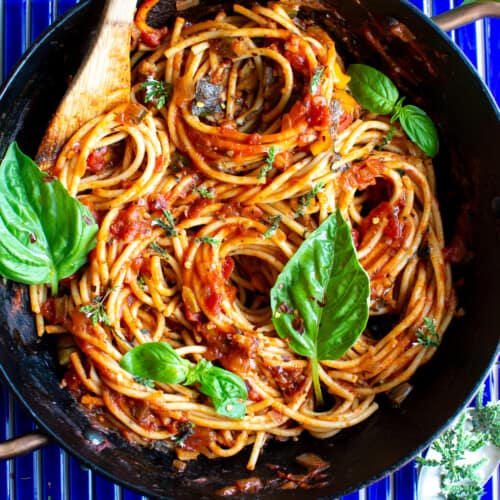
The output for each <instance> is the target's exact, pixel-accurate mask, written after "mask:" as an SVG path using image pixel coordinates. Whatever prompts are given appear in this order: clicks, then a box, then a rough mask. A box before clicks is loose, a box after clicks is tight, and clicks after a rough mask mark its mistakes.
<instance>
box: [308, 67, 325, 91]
mask: <svg viewBox="0 0 500 500" xmlns="http://www.w3.org/2000/svg"><path fill="white" fill-rule="evenodd" d="M324 72H325V67H324V66H318V67H317V68H316V69H315V70H314V73H313V76H312V78H311V82H310V84H309V91H310V92H311V94H312V95H316V94H317V92H318V90H319V85H320V83H321V78H323V73H324Z"/></svg>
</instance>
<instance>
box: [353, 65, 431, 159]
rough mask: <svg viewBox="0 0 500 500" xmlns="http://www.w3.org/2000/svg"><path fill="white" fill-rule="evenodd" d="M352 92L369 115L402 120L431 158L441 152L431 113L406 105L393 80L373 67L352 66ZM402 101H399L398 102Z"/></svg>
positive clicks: (402, 124) (404, 127)
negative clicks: (369, 112) (389, 116)
mask: <svg viewBox="0 0 500 500" xmlns="http://www.w3.org/2000/svg"><path fill="white" fill-rule="evenodd" d="M347 73H348V75H349V76H350V77H351V80H350V82H349V88H350V89H351V92H352V94H353V96H354V97H355V98H356V100H357V101H358V102H359V103H360V104H361V105H362V106H363V107H364V108H365V109H367V110H368V111H371V112H372V113H378V114H381V115H389V114H392V116H391V123H394V122H395V121H396V120H399V123H400V124H401V128H402V129H403V130H404V131H405V132H406V134H407V135H408V137H409V138H410V139H411V140H412V141H413V142H414V143H415V144H416V145H417V146H419V147H420V149H422V151H424V153H425V154H427V155H428V156H430V157H434V156H436V154H437V153H438V151H439V136H438V132H437V129H436V126H435V125H434V122H433V121H432V119H431V118H430V117H429V115H427V113H426V112H425V111H424V110H423V109H421V108H419V107H418V106H414V105H412V104H407V105H403V102H404V97H403V98H401V99H399V92H398V89H397V88H396V86H395V85H394V83H393V82H392V80H391V79H390V78H389V77H387V76H386V75H384V74H383V73H382V72H380V71H378V70H377V69H375V68H372V67H371V66H367V65H365V64H351V65H350V66H349V68H348V69H347ZM398 99H399V100H398Z"/></svg>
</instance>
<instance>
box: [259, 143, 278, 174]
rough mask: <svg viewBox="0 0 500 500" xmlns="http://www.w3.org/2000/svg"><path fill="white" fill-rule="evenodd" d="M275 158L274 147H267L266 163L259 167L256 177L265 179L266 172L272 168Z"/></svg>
mask: <svg viewBox="0 0 500 500" xmlns="http://www.w3.org/2000/svg"><path fill="white" fill-rule="evenodd" d="M275 158H276V147H275V146H271V147H270V148H269V151H268V152H267V156H266V163H265V165H264V166H263V167H262V168H261V169H260V172H259V175H258V176H257V179H259V180H261V179H265V178H266V177H267V174H268V173H269V172H270V171H271V170H272V169H273V165H274V160H275Z"/></svg>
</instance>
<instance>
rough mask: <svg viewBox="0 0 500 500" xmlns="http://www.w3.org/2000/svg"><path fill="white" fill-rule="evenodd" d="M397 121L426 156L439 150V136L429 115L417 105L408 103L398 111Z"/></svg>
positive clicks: (431, 155)
mask: <svg viewBox="0 0 500 500" xmlns="http://www.w3.org/2000/svg"><path fill="white" fill-rule="evenodd" d="M398 118H399V122H400V123H401V127H402V128H403V130H404V131H405V132H406V134H407V135H408V137H409V138H410V139H411V140H412V141H413V142H414V143H415V144H416V145H417V146H418V147H419V148H420V149H421V150H422V151H423V152H424V153H425V154H426V155H428V156H430V157H431V158H432V157H434V156H436V155H437V153H438V151H439V136H438V132H437V129H436V126H435V125H434V122H433V121H432V120H431V118H430V117H429V115H428V114H427V113H426V112H425V111H424V110H423V109H420V108H419V107H417V106H413V105H412V104H408V105H406V106H403V107H402V108H401V109H400V110H399V111H398Z"/></svg>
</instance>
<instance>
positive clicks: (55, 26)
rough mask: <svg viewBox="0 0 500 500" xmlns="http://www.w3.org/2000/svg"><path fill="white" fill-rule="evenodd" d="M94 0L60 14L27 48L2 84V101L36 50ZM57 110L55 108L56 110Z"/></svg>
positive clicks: (79, 4)
mask: <svg viewBox="0 0 500 500" xmlns="http://www.w3.org/2000/svg"><path fill="white" fill-rule="evenodd" d="M93 1H94V0H80V1H79V3H77V4H76V5H74V6H73V7H71V8H70V9H68V10H67V11H66V12H65V13H64V14H63V15H62V16H60V17H59V18H58V19H57V20H56V21H54V23H52V24H51V25H50V26H49V27H48V28H47V29H46V30H45V31H44V32H43V33H42V34H41V35H40V36H39V37H38V38H37V39H36V40H35V41H34V42H33V43H32V44H31V45H30V46H29V47H28V49H27V50H26V52H25V53H24V54H23V55H22V57H21V59H19V61H18V62H17V63H16V64H15V65H14V67H13V68H12V69H11V70H10V73H9V74H8V75H7V77H6V78H5V79H4V81H3V82H2V84H1V85H0V101H2V100H3V99H4V94H5V93H6V92H7V89H8V88H9V87H10V86H11V85H12V83H13V82H14V81H15V80H16V79H17V78H18V76H19V73H21V71H23V70H24V67H25V66H26V65H28V64H29V62H30V59H32V58H33V57H35V56H36V52H37V51H38V50H39V49H40V47H41V46H43V45H46V44H47V40H48V39H49V38H50V37H52V35H53V33H54V32H56V31H59V30H60V29H61V28H63V27H64V25H65V24H67V23H68V22H69V20H70V19H71V18H72V17H77V16H78V15H80V13H81V11H83V10H85V9H86V8H88V4H90V3H92V2H93ZM54 111H55V110H54Z"/></svg>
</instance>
